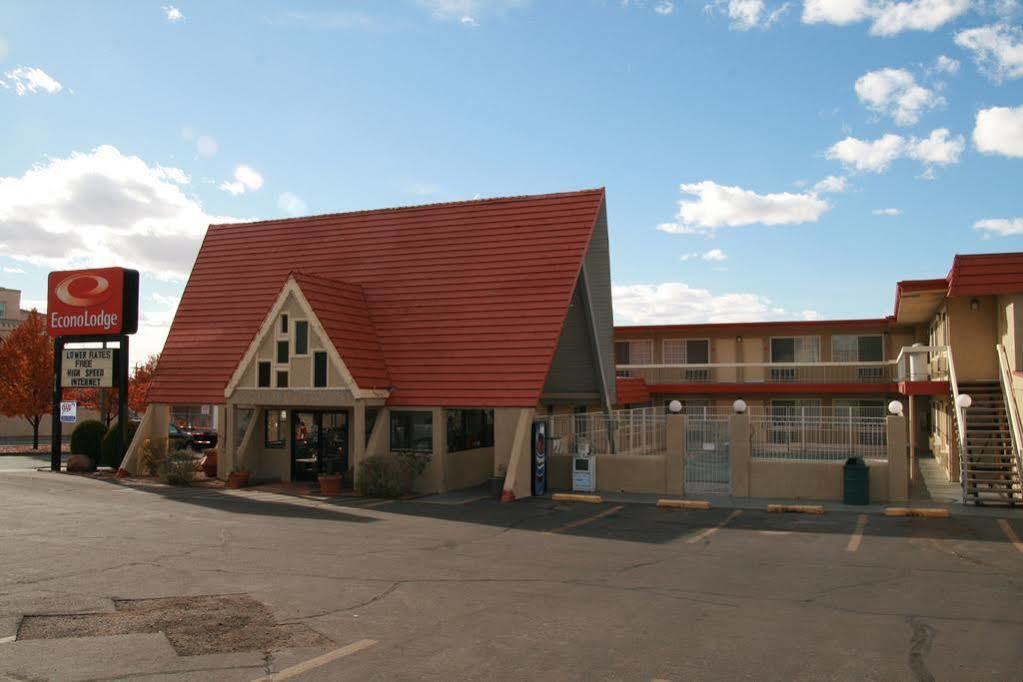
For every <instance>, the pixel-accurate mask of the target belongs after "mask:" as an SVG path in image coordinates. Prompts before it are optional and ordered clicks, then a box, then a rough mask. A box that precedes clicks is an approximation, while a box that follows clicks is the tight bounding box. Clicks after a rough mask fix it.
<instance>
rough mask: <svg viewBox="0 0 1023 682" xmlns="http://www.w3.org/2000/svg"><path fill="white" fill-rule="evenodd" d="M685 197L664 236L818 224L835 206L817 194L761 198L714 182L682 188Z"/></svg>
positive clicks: (786, 194)
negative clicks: (728, 229) (755, 225)
mask: <svg viewBox="0 0 1023 682" xmlns="http://www.w3.org/2000/svg"><path fill="white" fill-rule="evenodd" d="M681 190H682V192H683V193H684V194H689V195H692V196H694V197H696V198H695V199H682V200H680V201H679V202H678V206H679V210H678V214H677V215H676V216H675V222H673V223H666V224H663V225H659V226H658V228H657V229H659V230H661V231H662V232H672V233H678V234H693V233H699V232H709V231H713V230H715V229H717V228H720V227H739V226H742V225H754V224H758V223H759V224H763V225H795V224H798V223H806V222H817V219H818V218H820V217H821V215H823V214H824V213H825V212H827V211H828V210H829V209H830V208H831V206H830V204H828V202H826V201H824V200H823V199H821V198H819V197H818V196H817V195H816V194H815V193H813V192H802V193H798V194H795V193H792V192H779V193H777V194H757V193H756V192H753V191H751V190H748V189H743V188H741V187H729V186H726V185H719V184H718V183H716V182H713V181H711V180H704V181H703V182H697V183H692V184H684V185H681Z"/></svg>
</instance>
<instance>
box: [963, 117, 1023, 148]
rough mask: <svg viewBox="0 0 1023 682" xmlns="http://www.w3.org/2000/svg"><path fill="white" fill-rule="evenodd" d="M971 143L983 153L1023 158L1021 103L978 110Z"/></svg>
mask: <svg viewBox="0 0 1023 682" xmlns="http://www.w3.org/2000/svg"><path fill="white" fill-rule="evenodd" d="M973 144H974V146H975V147H977V149H978V150H979V151H981V152H984V153H985V154H1004V155H1005V156H1012V157H1016V158H1023V105H1021V106H1018V107H991V108H990V109H981V110H980V111H978V112H977V122H976V124H975V125H974V128H973Z"/></svg>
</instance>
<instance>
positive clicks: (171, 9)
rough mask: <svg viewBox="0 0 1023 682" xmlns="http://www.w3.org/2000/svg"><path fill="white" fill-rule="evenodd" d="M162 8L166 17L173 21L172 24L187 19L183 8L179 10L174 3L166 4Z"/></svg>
mask: <svg viewBox="0 0 1023 682" xmlns="http://www.w3.org/2000/svg"><path fill="white" fill-rule="evenodd" d="M160 9H162V10H163V14H164V16H165V17H167V21H169V22H171V23H172V24H176V23H177V22H179V21H184V19H185V15H184V14H182V13H181V10H179V9H178V8H177V7H175V6H174V5H164V6H163V7H161V8H160Z"/></svg>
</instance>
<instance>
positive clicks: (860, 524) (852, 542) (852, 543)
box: [845, 514, 867, 552]
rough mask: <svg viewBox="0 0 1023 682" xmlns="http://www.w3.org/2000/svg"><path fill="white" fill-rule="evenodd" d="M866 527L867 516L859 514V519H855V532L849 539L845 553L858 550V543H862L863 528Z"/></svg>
mask: <svg viewBox="0 0 1023 682" xmlns="http://www.w3.org/2000/svg"><path fill="white" fill-rule="evenodd" d="M866 525H867V515H866V514H860V516H859V518H857V519H856V530H854V531H853V534H852V537H850V538H849V544H848V545H846V547H845V551H847V552H855V551H856V550H858V549H859V548H860V543H861V542H863V528H864V526H866Z"/></svg>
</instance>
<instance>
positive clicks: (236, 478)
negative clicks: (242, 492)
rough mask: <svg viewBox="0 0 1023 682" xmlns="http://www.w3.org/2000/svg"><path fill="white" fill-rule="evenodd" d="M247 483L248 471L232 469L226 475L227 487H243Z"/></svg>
mask: <svg viewBox="0 0 1023 682" xmlns="http://www.w3.org/2000/svg"><path fill="white" fill-rule="evenodd" d="M248 484H249V472H248V471H232V472H231V473H229V474H228V475H227V487H228V488H234V489H237V488H244V487H245V486H247V485H248Z"/></svg>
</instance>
